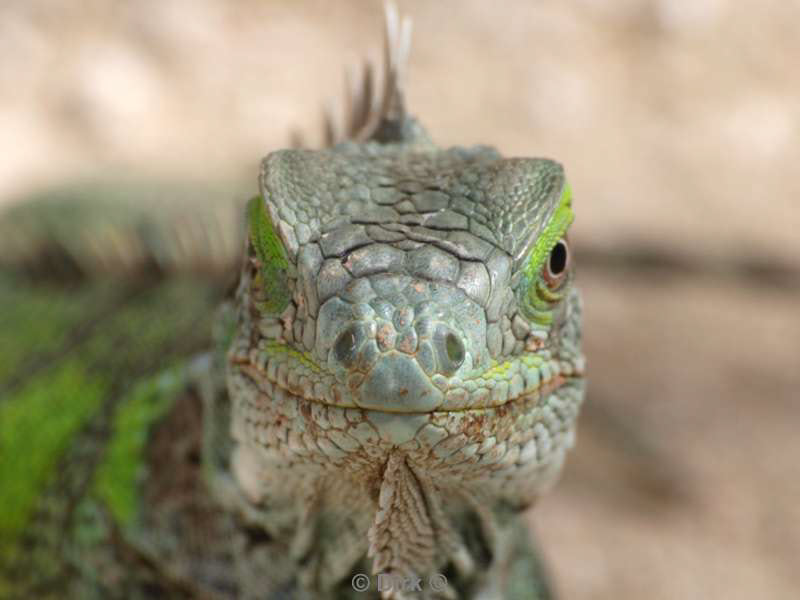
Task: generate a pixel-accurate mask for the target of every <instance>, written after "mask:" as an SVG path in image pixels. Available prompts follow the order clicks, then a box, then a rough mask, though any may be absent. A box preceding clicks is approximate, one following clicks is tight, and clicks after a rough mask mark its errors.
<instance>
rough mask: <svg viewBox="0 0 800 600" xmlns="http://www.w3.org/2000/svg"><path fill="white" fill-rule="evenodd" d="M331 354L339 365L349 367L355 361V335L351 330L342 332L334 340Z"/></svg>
mask: <svg viewBox="0 0 800 600" xmlns="http://www.w3.org/2000/svg"><path fill="white" fill-rule="evenodd" d="M333 353H334V356H335V357H336V360H338V361H339V362H340V363H342V364H343V365H344V366H346V367H349V366H350V365H352V364H353V362H354V361H355V359H356V333H355V331H353V328H352V327H351V328H349V329H346V330H344V331H343V332H342V333H340V334H339V337H338V338H336V343H335V344H334V345H333Z"/></svg>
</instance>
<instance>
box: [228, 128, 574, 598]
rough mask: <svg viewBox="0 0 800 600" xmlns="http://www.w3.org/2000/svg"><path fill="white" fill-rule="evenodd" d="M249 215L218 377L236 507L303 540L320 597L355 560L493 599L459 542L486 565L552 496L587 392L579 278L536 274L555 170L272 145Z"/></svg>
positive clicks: (446, 153)
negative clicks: (233, 318)
mask: <svg viewBox="0 0 800 600" xmlns="http://www.w3.org/2000/svg"><path fill="white" fill-rule="evenodd" d="M259 210H260V211H263V213H259V212H258V211H259ZM250 220H251V233H252V235H251V241H250V244H249V248H248V259H249V260H248V261H247V262H246V264H245V267H244V269H243V272H242V277H241V280H240V285H239V290H238V293H237V303H238V306H239V310H238V315H239V316H238V325H237V333H236V337H235V339H234V342H233V345H232V346H231V349H230V351H229V355H228V359H229V364H228V374H227V380H228V392H229V395H230V398H231V404H232V407H231V418H232V424H231V431H232V434H233V438H234V440H235V445H234V449H233V454H232V459H231V462H232V472H233V479H234V481H235V485H236V486H237V488H238V489H240V490H241V491H242V492H243V494H244V496H245V498H246V500H245V502H246V504H247V505H248V511H250V510H251V509H254V510H255V512H256V513H257V514H258V516H256V517H253V518H255V519H256V520H257V521H258V522H261V523H264V524H265V526H266V527H267V529H268V530H269V532H270V534H271V535H272V536H274V537H280V536H281V531H290V532H291V533H290V537H294V538H295V539H298V538H299V539H313V540H314V543H313V544H310V545H309V544H308V542H306V545H308V547H303V548H302V552H301V555H302V556H303V560H304V562H305V565H310V566H304V565H300V564H298V565H297V566H296V571H295V573H293V576H294V577H296V578H297V579H299V580H300V581H302V582H303V584H304V585H306V586H307V587H308V590H309V593H312V594H313V595H314V596H315V597H326V594H327V593H329V592H330V590H331V589H332V588H333V587H335V586H336V585H338V584H339V583H340V582H341V581H342V580H344V579H346V577H347V576H348V575H349V574H351V573H352V572H353V569H354V567H355V566H356V564H357V563H358V561H359V560H360V559H362V557H363V556H364V555H365V554H367V555H368V556H369V557H370V558H371V559H372V566H371V568H372V571H373V573H391V574H398V575H402V576H412V575H416V576H420V577H423V578H424V577H430V576H431V575H433V574H435V573H440V572H443V571H444V570H450V571H452V572H454V573H456V575H455V576H456V578H457V579H456V583H457V584H458V585H459V586H461V587H462V588H463V589H469V590H470V593H471V594H477V593H478V590H479V589H481V587H489V588H491V587H492V586H496V585H497V584H496V582H494V579H495V578H497V577H499V575H498V573H497V572H494V571H499V570H500V569H501V567H500V566H497V565H495V566H494V567H489V568H486V567H484V568H482V569H481V568H477V567H476V565H475V563H476V557H475V556H473V554H474V552H471V551H470V549H469V548H467V546H466V543H465V542H464V540H463V536H462V535H461V534H460V532H463V531H464V530H465V529H468V527H467V526H466V525H465V523H467V522H469V523H478V527H479V529H480V532H481V533H480V535H482V536H485V539H484V540H483V542H482V543H483V544H484V545H485V546H486V548H487V549H488V551H489V553H490V554H495V553H497V552H498V550H497V548H496V546H498V545H502V543H503V542H502V541H498V540H497V538H498V537H499V538H502V537H503V536H504V535H508V531H507V529H508V525H506V526H505V529H504V526H503V525H501V524H499V523H498V519H497V518H496V514H497V513H502V512H503V510H505V509H506V508H509V507H510V508H512V509H520V508H523V507H525V506H528V505H530V504H531V503H532V502H533V501H534V500H535V499H536V497H538V496H539V495H540V494H541V493H542V492H543V491H544V490H546V489H547V488H548V487H549V486H550V485H551V484H552V483H553V481H554V479H555V477H556V476H557V474H558V472H559V470H560V468H561V465H562V462H563V459H564V453H565V451H566V450H567V449H568V448H569V447H570V446H571V444H572V440H573V435H574V422H575V418H576V416H577V413H578V407H579V405H580V403H581V399H582V396H583V379H582V377H581V375H582V372H583V359H582V357H581V354H580V309H579V302H578V296H577V292H576V291H575V290H574V288H573V287H572V277H571V275H570V274H569V272H567V274H566V275H564V276H563V277H562V278H561V279H560V280H559V281H558V282H556V284H555V285H552V284H548V283H547V282H546V280H545V275H543V274H542V271H543V270H546V269H547V268H548V259H549V255H550V253H551V251H552V249H553V248H554V247H555V245H556V244H557V243H558V242H559V240H560V239H561V238H562V237H563V235H565V233H566V228H567V227H568V225H569V222H570V221H571V209H570V195H569V189H568V187H567V186H566V184H565V182H564V179H563V175H562V171H561V168H560V166H558V165H557V164H556V163H553V162H550V161H546V160H540V159H502V158H500V157H499V155H498V154H497V153H496V152H495V151H494V150H492V149H488V148H484V147H479V148H475V149H450V150H439V149H437V148H435V147H434V146H432V145H430V144H429V143H427V142H426V141H425V140H424V139H423V140H422V141H420V140H419V138H416V137H414V138H412V139H411V140H401V141H399V142H395V143H383V144H377V143H374V142H371V143H367V144H362V145H358V144H344V145H341V146H338V147H335V148H334V149H332V150H328V151H322V152H309V151H282V152H278V153H275V154H272V155H270V156H269V157H267V158H266V159H265V161H264V163H263V167H262V175H261V196H260V197H259V198H257V199H255V200H254V201H253V204H251V209H250ZM270 226H271V227H272V234H271V237H270V235H269V233H268V228H269V227H270ZM265 232H267V233H265ZM266 261H273V262H272V264H269V263H267V264H265V262H266ZM275 298H279V299H280V300H279V301H278V302H275V301H274V299H275ZM512 523H513V525H511V526H512V527H516V526H517V525H518V524H517V523H516V521H512ZM320 529H322V531H324V532H325V533H324V534H319V533H317V532H318V531H319V530H320ZM487 532H493V533H487ZM284 535H285V534H284ZM490 538H494V541H490ZM296 543H301V542H296ZM298 552H300V551H299V550H298Z"/></svg>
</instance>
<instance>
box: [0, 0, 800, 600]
mask: <svg viewBox="0 0 800 600" xmlns="http://www.w3.org/2000/svg"><path fill="white" fill-rule="evenodd" d="M400 10H401V12H403V13H405V14H408V15H410V16H411V17H412V19H413V21H414V41H413V44H412V54H411V62H410V67H409V72H408V75H409V77H408V104H409V106H410V108H411V110H412V111H413V112H414V113H415V114H416V115H417V116H418V117H419V118H420V120H421V121H422V123H423V124H424V125H425V126H426V127H427V128H428V131H429V132H430V134H431V135H432V137H433V138H434V139H435V140H436V141H437V142H439V143H440V144H441V145H445V146H447V145H471V144H478V143H482V144H491V145H494V146H496V147H497V148H499V149H500V150H501V151H502V152H503V153H504V154H506V155H510V156H513V155H524V156H547V157H552V158H556V159H557V160H559V161H560V162H562V163H563V164H564V165H565V167H566V170H567V173H568V176H569V179H570V182H571V185H572V189H573V191H574V194H575V197H576V211H577V215H578V216H577V221H576V223H575V225H574V228H573V237H572V239H573V240H574V244H575V247H576V253H577V254H578V260H579V269H580V272H579V277H580V283H581V287H582V289H583V293H584V300H585V312H586V326H585V327H586V328H585V331H586V333H585V336H586V351H587V355H588V359H589V369H590V393H589V398H588V401H587V404H586V407H585V413H584V416H583V419H582V423H581V430H580V431H579V435H578V444H577V447H576V449H575V451H574V452H573V454H572V456H571V458H570V460H569V462H568V464H567V468H566V471H565V475H564V478H563V480H562V482H561V483H560V484H559V485H558V486H557V487H556V489H555V491H554V492H553V493H552V494H551V495H549V496H548V497H546V498H544V499H543V500H542V501H541V502H540V504H539V506H538V507H537V508H536V509H535V510H534V511H532V513H531V521H532V523H533V526H534V529H535V530H536V532H537V533H538V535H539V538H540V540H541V544H542V547H543V548H544V551H545V555H546V558H547V560H548V563H549V565H550V569H551V571H552V572H553V574H554V577H555V581H556V585H557V589H558V591H559V592H560V593H561V596H562V597H563V598H565V599H576V600H577V599H588V598H592V599H609V600H610V599H612V598H613V599H619V598H652V599H662V598H663V599H674V598H686V599H694V598H696V599H709V598H725V599H726V600H737V599H751V598H787V599H788V598H796V597H797V594H798V589H800V570H798V569H797V566H798V560H799V558H798V557H800V435H798V427H799V426H800V233H798V232H800V209H798V206H797V205H798V196H800V168H798V165H799V164H800V75H799V74H798V64H797V59H798V57H799V56H800V2H797V1H787V0H761V1H756V0H737V1H734V0H614V1H612V0H569V1H563V0H562V1H558V2H556V1H555V0H540V1H537V2H530V1H523V0H517V1H504V2H502V3H489V2H482V1H479V0H459V1H455V0H448V1H443V2H435V3H434V2H422V1H411V0H408V1H402V2H400ZM381 39H382V6H381V4H380V3H379V2H369V1H366V0H353V1H348V2H344V1H338V2H323V1H305V0H304V1H291V2H289V1H286V0H283V1H278V0H241V1H239V2H236V3H232V2H225V1H224V0H138V1H135V2H134V1H129V2H121V1H111V0H105V1H100V0H86V1H84V2H80V3H75V2H71V1H69V0H47V1H40V0H3V2H2V5H1V6H0V132H2V133H0V156H2V160H0V211H3V210H11V209H12V208H13V207H14V206H19V205H20V204H24V203H26V202H28V201H30V199H31V198H33V197H34V196H36V197H41V195H42V194H44V195H45V196H47V195H48V194H51V193H52V194H56V195H57V190H59V189H62V188H63V189H71V186H75V185H85V182H93V181H102V182H104V185H105V186H107V189H108V187H109V186H110V188H111V189H116V188H122V187H125V186H132V185H134V184H133V183H131V182H136V183H135V185H145V186H151V187H156V188H157V187H158V186H160V185H162V183H161V182H170V183H169V184H168V185H167V184H163V185H164V189H167V188H168V186H169V185H179V186H181V188H182V189H183V190H184V191H185V190H186V189H190V190H200V191H198V192H190V193H188V194H184V195H185V196H187V197H188V198H189V200H188V201H189V202H191V201H192V199H193V198H194V199H198V201H200V198H201V197H202V198H204V199H205V197H206V196H209V197H213V199H216V200H215V201H216V202H221V203H225V202H227V200H226V198H227V197H229V196H232V195H234V192H233V190H237V191H236V193H241V194H246V193H252V192H253V191H255V189H256V176H257V173H258V163H259V160H260V158H261V157H262V156H263V155H264V154H266V153H267V152H268V151H270V150H273V149H277V148H279V147H282V146H284V145H286V144H287V142H288V139H289V137H288V136H289V131H290V129H291V128H293V127H294V128H298V129H300V130H302V131H303V132H305V133H306V139H307V140H308V142H309V143H310V144H311V145H318V144H319V143H320V142H321V139H322V138H321V123H322V119H321V107H322V106H323V103H324V102H325V101H331V102H332V103H333V106H334V107H335V106H336V105H337V104H336V103H337V102H338V101H339V99H340V98H341V97H342V90H343V73H344V70H345V67H348V66H349V67H353V66H358V65H360V64H361V62H362V60H363V59H364V57H366V56H373V57H375V58H377V57H379V52H380V48H381ZM76 182H77V183H76ZM176 182H177V183H176ZM43 190H45V191H44V192H43ZM47 190H56V192H51V191H47ZM210 190H216V191H214V192H213V193H212V192H211V191H210ZM111 195H112V196H113V194H111ZM161 197H163V198H165V199H167V200H168V199H169V197H170V196H169V193H164V194H162V196H161ZM167 200H164V201H167ZM224 206H230V204H224ZM2 219H3V216H2V212H0V222H1V221H2ZM231 223H233V224H234V225H232V226H234V227H238V223H237V222H236V218H233V220H232V221H231ZM3 243H4V242H3V240H0V248H2V247H3ZM232 247H233V248H234V250H231V251H232V252H235V248H236V246H235V244H234V246H232ZM229 250H230V249H229ZM7 256H8V254H7Z"/></svg>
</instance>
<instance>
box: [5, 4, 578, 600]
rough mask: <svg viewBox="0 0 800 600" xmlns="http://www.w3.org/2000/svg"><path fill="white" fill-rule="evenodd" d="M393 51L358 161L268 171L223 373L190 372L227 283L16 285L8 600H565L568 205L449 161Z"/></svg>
mask: <svg viewBox="0 0 800 600" xmlns="http://www.w3.org/2000/svg"><path fill="white" fill-rule="evenodd" d="M390 22H391V20H390ZM390 33H391V34H392V35H391V36H390V39H393V40H394V43H393V44H391V45H390V48H393V49H394V50H393V52H390V57H389V58H390V60H389V61H388V64H389V75H388V77H387V86H386V90H385V95H384V98H383V102H381V103H380V106H379V107H378V108H377V110H367V109H365V108H364V102H361V105H359V102H356V103H355V104H354V111H353V115H354V118H353V119H352V121H351V124H350V125H351V126H350V128H349V129H350V132H351V133H352V134H353V135H351V136H349V137H352V138H355V139H356V140H363V141H350V142H344V143H341V144H338V145H336V146H334V147H333V148H331V149H328V150H323V151H306V150H286V151H280V152H276V153H273V154H271V155H270V156H268V157H267V158H266V159H265V160H264V162H263V166H262V172H261V176H260V180H259V183H260V185H259V195H258V196H256V197H255V198H254V199H253V200H252V201H251V202H250V204H249V205H248V208H247V215H248V219H247V220H248V232H249V235H248V236H247V237H248V239H247V242H246V244H245V246H246V248H245V250H244V256H243V259H242V266H241V272H240V276H239V280H238V284H237V287H236V291H235V294H234V295H233V297H232V298H231V299H230V300H229V301H227V302H226V303H225V304H224V305H223V309H222V310H221V311H219V313H218V314H217V316H216V322H217V326H216V333H215V338H216V348H217V349H216V350H213V351H211V352H209V353H207V354H205V355H203V356H202V357H200V358H196V359H193V360H189V359H187V358H186V357H187V356H189V355H190V354H191V353H192V352H193V351H194V350H196V349H197V348H199V347H200V346H201V345H202V344H203V343H204V342H209V343H210V339H211V337H212V335H211V329H212V327H211V323H212V321H213V318H212V315H213V309H212V308H211V307H212V303H213V299H214V293H213V290H214V286H212V285H210V284H208V283H202V282H198V281H197V280H193V281H178V280H176V281H174V282H169V281H167V282H163V281H161V282H158V283H149V284H146V283H142V284H140V286H139V287H138V288H137V289H135V290H130V291H128V290H122V291H120V290H118V289H113V288H111V289H103V288H102V286H100V285H99V284H98V287H97V289H92V290H87V291H85V292H84V291H78V292H68V291H64V292H60V294H62V295H63V299H61V298H55V299H53V298H49V299H48V301H47V302H43V301H42V300H41V295H40V294H41V293H42V292H41V290H34V289H31V290H28V289H27V288H25V287H24V286H22V287H21V284H20V282H19V281H17V280H11V279H10V278H6V279H5V280H4V282H3V284H4V286H5V294H4V298H7V299H4V300H3V304H4V306H6V305H8V306H9V307H12V306H13V307H15V308H14V310H16V311H18V312H19V315H20V316H19V317H13V316H12V321H10V322H9V324H8V325H9V329H8V331H10V332H11V334H12V335H11V336H10V337H9V339H10V340H12V341H11V342H10V344H12V345H17V344H21V343H23V340H24V344H26V345H27V348H29V350H27V351H26V349H25V347H22V348H20V349H15V351H14V353H13V355H14V356H16V357H19V358H17V359H15V360H13V361H12V362H11V363H10V364H8V365H3V366H2V371H0V377H3V378H4V381H6V384H5V390H4V391H5V392H6V393H5V394H4V396H5V398H4V399H3V401H2V404H0V417H1V418H2V420H0V423H2V425H0V433H2V435H3V438H1V439H0V452H2V454H1V455H0V478H2V483H3V491H2V493H0V499H2V500H3V502H4V504H6V505H8V506H11V510H10V511H6V516H5V520H4V521H0V524H1V525H2V528H1V529H0V560H2V563H3V564H4V565H5V568H4V570H3V571H2V575H0V581H1V582H2V583H0V586H3V587H0V595H2V594H6V595H9V596H13V595H15V594H16V595H18V596H21V597H32V596H34V595H35V596H36V597H46V596H48V595H49V596H51V597H79V598H94V597H97V598H116V597H119V598H136V597H142V598H149V597H200V598H259V599H262V598H269V599H276V600H277V599H278V598H298V599H301V598H302V599H304V598H350V597H353V598H366V597H370V594H371V595H372V596H373V597H374V596H375V595H377V594H378V592H377V591H376V584H377V579H373V581H372V584H371V589H370V591H369V592H366V593H365V592H359V591H356V590H355V589H354V587H358V586H357V584H356V583H354V582H355V581H356V580H355V579H353V577H354V576H356V575H358V574H362V573H363V574H373V575H377V574H383V575H392V576H395V577H402V578H405V579H406V580H407V581H410V580H413V578H420V581H421V591H420V592H414V591H413V590H403V589H401V588H400V587H399V586H398V585H397V584H396V585H395V586H394V587H393V589H391V590H385V591H384V592H383V596H384V597H397V598H400V597H406V596H408V597H427V598H456V597H463V598H542V597H546V596H545V594H546V589H545V587H544V583H543V581H542V579H541V574H540V571H539V568H538V563H537V562H536V558H535V555H534V554H533V552H532V551H531V548H530V546H529V541H528V535H527V531H526V529H525V527H524V525H523V524H522V521H521V518H520V516H519V511H520V510H522V509H524V508H525V507H527V506H529V505H530V504H531V503H532V502H533V501H534V500H535V499H536V498H537V497H538V495H539V494H541V493H542V492H543V491H545V490H546V489H547V488H548V487H549V486H550V485H551V484H552V483H553V481H554V480H555V478H556V476H557V475H558V472H559V470H560V467H561V464H562V462H563V458H564V453H565V451H566V450H567V449H568V448H569V446H570V445H571V443H572V439H573V435H574V421H575V418H576V416H577V412H578V408H579V405H580V403H581V400H582V397H583V380H582V370H583V364H582V363H583V359H582V357H581V353H580V307H579V302H578V297H577V293H576V291H575V290H574V288H573V287H572V273H571V267H570V265H569V260H568V258H569V257H568V247H567V244H566V241H565V239H564V237H565V235H566V231H567V228H568V226H569V224H570V222H571V220H572V210H571V198H570V193H569V188H568V186H567V185H566V182H565V180H564V177H563V173H562V170H561V167H560V166H559V165H557V164H556V163H553V162H551V161H547V160H542V159H503V158H502V157H501V156H500V155H499V154H498V153H497V152H496V151H495V150H494V149H491V148H488V147H476V148H468V149H465V148H453V149H446V150H443V149H439V148H437V147H436V146H435V145H434V144H433V143H432V142H431V141H430V140H429V138H428V137H427V135H426V134H425V133H424V131H423V130H422V128H421V127H420V126H419V125H418V124H417V123H416V121H414V120H413V119H412V118H411V117H409V116H408V115H407V114H406V112H405V110H404V108H403V103H402V96H401V94H400V88H399V85H398V83H397V82H398V71H399V70H400V69H399V65H400V64H401V63H402V60H401V59H402V55H403V54H404V45H405V48H406V49H407V42H406V41H405V40H407V36H404V35H403V34H402V31H401V30H400V29H399V28H397V27H390ZM367 97H369V94H367ZM90 292H91V293H90ZM84 293H85V294H86V306H85V308H84V309H80V308H79V307H81V306H83V305H82V304H81V302H80V301H78V299H79V298H82V296H81V294H84ZM71 294H77V295H78V299H76V298H73V297H72V296H71ZM104 294H105V296H104ZM103 298H105V300H103ZM60 311H62V312H63V313H64V314H63V315H62V314H61V312H60ZM98 315H99V316H98ZM26 319H27V320H26ZM32 323H35V324H36V325H37V326H40V327H41V328H42V332H41V333H38V332H37V333H33V332H32V333H29V332H28V328H30V327H31V326H32V325H31V324H32ZM15 328H16V329H15ZM64 330H68V331H70V333H69V334H68V336H67V337H66V338H65V339H54V338H57V337H58V336H56V335H55V333H56V332H63V331H64ZM17 340H19V341H17ZM73 358H74V360H72V359H73ZM51 365H52V366H51ZM170 365H172V369H171V370H169V371H167V374H166V375H164V374H161V375H159V374H158V373H159V371H162V370H163V368H164V367H169V366H170ZM31 370H38V371H39V373H38V374H37V376H36V377H35V378H32V377H30V376H29V374H30V373H31ZM42 423H46V424H47V426H46V427H45V426H43V425H42ZM28 460H29V461H30V464H29V465H26V461H28ZM12 484H13V485H12ZM441 576H443V577H442V578H441V579H435V578H436V577H441ZM444 578H446V580H447V584H446V585H437V584H439V583H441V582H442V580H443V579H444ZM432 582H435V583H432Z"/></svg>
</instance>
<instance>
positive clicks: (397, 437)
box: [228, 365, 584, 500]
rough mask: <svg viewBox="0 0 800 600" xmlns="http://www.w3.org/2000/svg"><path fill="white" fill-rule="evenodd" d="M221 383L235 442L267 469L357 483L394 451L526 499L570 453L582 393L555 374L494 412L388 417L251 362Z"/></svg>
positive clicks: (579, 382)
mask: <svg viewBox="0 0 800 600" xmlns="http://www.w3.org/2000/svg"><path fill="white" fill-rule="evenodd" d="M228 383H229V389H230V391H232V392H234V395H233V397H234V398H235V405H234V411H233V419H234V421H233V426H232V429H233V434H234V438H235V439H236V440H237V441H238V442H239V443H243V444H244V445H246V446H249V447H256V448H260V450H259V453H264V452H266V454H265V455H264V456H269V457H271V458H269V460H270V461H271V462H274V461H281V462H282V461H286V463H287V465H291V464H295V463H297V461H300V462H304V463H308V464H309V465H311V464H314V465H320V464H327V465H329V466H330V467H331V468H334V469H335V470H343V471H345V472H349V473H353V474H356V475H357V477H358V478H359V479H360V478H361V477H366V476H367V475H366V473H367V472H369V473H372V472H373V471H375V469H378V468H379V466H380V465H381V464H383V461H384V460H385V459H386V458H387V457H388V456H389V455H390V454H391V453H393V452H397V451H400V452H402V453H404V454H405V455H406V456H407V458H408V461H409V464H413V465H417V468H420V469H422V470H424V471H425V472H430V473H439V475H440V476H441V477H443V478H447V479H448V480H450V479H453V478H455V479H456V480H458V479H459V478H466V479H476V478H477V479H482V480H483V479H489V480H494V479H495V478H496V477H499V478H503V479H504V480H505V484H504V485H508V486H510V487H509V490H507V491H509V493H511V495H512V496H519V498H521V499H522V498H525V499H527V500H529V499H530V496H531V495H536V493H539V492H540V491H541V489H540V484H543V481H544V480H543V479H542V478H541V477H539V475H538V473H539V472H540V471H542V470H544V471H547V472H548V473H550V475H552V473H551V469H557V467H558V466H560V462H561V460H563V456H564V453H565V451H566V450H567V449H568V448H569V447H570V446H571V444H572V439H573V430H574V420H575V418H576V417H577V414H578V409H579V406H580V403H581V400H582V396H583V386H584V381H583V379H582V378H581V377H577V376H575V377H564V378H561V377H558V378H556V379H555V380H554V381H553V382H552V383H550V384H548V385H545V386H542V387H541V388H540V389H539V390H537V391H536V392H534V393H528V394H525V395H523V396H519V397H517V398H515V399H514V400H513V401H509V402H506V403H504V404H502V405H500V406H496V407H490V408H478V409H461V410H437V411H432V412H426V413H390V412H386V411H377V410H368V409H362V408H357V407H341V406H332V405H328V404H325V403H323V402H318V401H314V400H308V399H306V398H304V397H302V396H297V395H294V394H292V393H291V392H289V391H288V390H286V389H284V388H282V387H280V386H279V385H277V384H274V383H273V382H271V381H269V379H267V378H265V377H263V373H262V372H260V371H259V370H257V369H254V368H253V367H252V366H248V365H234V366H233V368H232V369H231V370H230V371H229V374H228ZM456 466H457V468H456ZM509 477H511V478H512V479H513V480H514V483H513V484H511V483H509V479H508V478H509ZM545 479H546V480H547V481H548V482H549V481H550V476H548V477H547V478H545ZM498 481H499V480H498ZM517 488H518V489H517ZM515 489H516V490H517V491H516V492H514V491H513V490H515ZM532 490H533V491H532ZM534 491H535V493H534ZM504 493H505V492H504Z"/></svg>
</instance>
